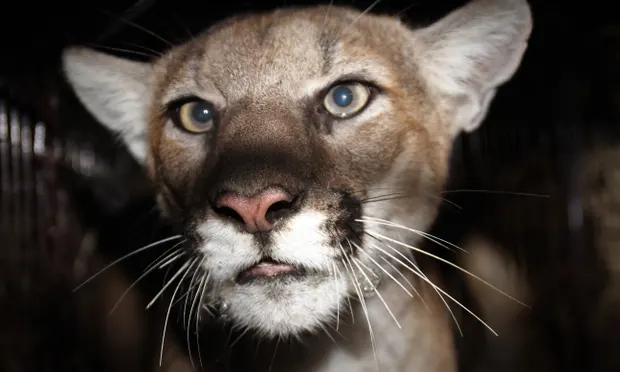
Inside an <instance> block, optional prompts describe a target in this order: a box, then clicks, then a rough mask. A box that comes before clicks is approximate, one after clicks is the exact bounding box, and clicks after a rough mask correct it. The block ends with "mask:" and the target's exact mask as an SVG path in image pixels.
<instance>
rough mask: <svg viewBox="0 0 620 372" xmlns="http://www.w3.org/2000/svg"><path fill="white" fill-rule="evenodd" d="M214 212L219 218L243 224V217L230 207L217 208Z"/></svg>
mask: <svg viewBox="0 0 620 372" xmlns="http://www.w3.org/2000/svg"><path fill="white" fill-rule="evenodd" d="M216 212H217V214H219V215H220V216H223V217H228V218H231V219H233V220H235V221H237V222H240V223H245V221H244V220H243V217H241V215H240V214H239V213H238V212H237V211H235V210H234V209H232V208H230V207H218V208H216Z"/></svg>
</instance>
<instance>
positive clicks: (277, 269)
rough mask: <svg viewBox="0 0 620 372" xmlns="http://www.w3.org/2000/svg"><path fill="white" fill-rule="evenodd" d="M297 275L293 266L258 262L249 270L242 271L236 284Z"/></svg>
mask: <svg viewBox="0 0 620 372" xmlns="http://www.w3.org/2000/svg"><path fill="white" fill-rule="evenodd" d="M296 273H297V268H296V267H295V266H294V265H288V264H282V263H278V262H273V261H263V262H260V263H258V264H256V265H254V266H252V267H250V268H249V269H247V270H245V271H243V272H242V273H241V274H239V276H238V277H237V282H238V283H245V282H248V281H250V280H252V279H258V278H275V277H281V276H286V275H293V274H296Z"/></svg>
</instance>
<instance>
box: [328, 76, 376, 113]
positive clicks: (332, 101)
mask: <svg viewBox="0 0 620 372" xmlns="http://www.w3.org/2000/svg"><path fill="white" fill-rule="evenodd" d="M369 98H370V89H369V88H368V87H367V86H366V85H364V84H361V83H347V84H339V85H335V86H334V87H332V88H331V89H330V90H329V92H327V95H326V96H325V99H324V100H323V105H324V106H325V109H326V110H327V111H328V112H329V113H330V114H332V115H334V116H336V117H339V118H348V117H350V116H353V115H355V114H357V113H358V112H360V111H361V110H362V109H363V108H365V107H366V103H368V100H369Z"/></svg>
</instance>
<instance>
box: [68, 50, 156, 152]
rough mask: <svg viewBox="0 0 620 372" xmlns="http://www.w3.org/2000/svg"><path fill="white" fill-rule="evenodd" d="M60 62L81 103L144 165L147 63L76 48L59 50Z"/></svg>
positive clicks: (148, 96) (148, 84) (148, 83)
mask: <svg viewBox="0 0 620 372" xmlns="http://www.w3.org/2000/svg"><path fill="white" fill-rule="evenodd" d="M62 64H63V69H64V73H65V75H66V77H67V80H68V81H69V84H70V85H71V86H72V88H73V90H74V91H75V93H76V95H77V97H78V99H79V100H80V101H81V102H82V104H83V105H84V106H85V107H86V108H87V109H88V110H89V112H90V113H91V114H92V115H93V116H94V117H95V119H97V120H98V121H99V122H101V123H102V124H103V125H105V126H106V127H107V128H108V129H110V130H111V131H113V132H115V133H116V134H118V135H119V136H120V137H121V139H122V140H123V142H124V143H125V145H127V147H128V148H129V151H130V152H131V153H132V155H133V156H134V157H135V158H136V160H137V161H138V162H139V163H141V164H144V162H145V161H146V154H147V144H148V140H147V124H148V105H149V103H150V101H151V94H152V93H151V79H152V73H151V72H152V68H151V65H150V64H147V63H142V62H135V61H130V60H127V59H123V58H119V57H115V56H111V55H108V54H105V53H101V52H97V51H94V50H91V49H87V48H77V47H76V48H68V49H66V50H65V51H64V52H63V55H62Z"/></svg>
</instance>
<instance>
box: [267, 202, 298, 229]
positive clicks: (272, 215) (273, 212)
mask: <svg viewBox="0 0 620 372" xmlns="http://www.w3.org/2000/svg"><path fill="white" fill-rule="evenodd" d="M292 206H293V203H292V202H291V201H288V200H281V201H279V202H276V203H274V204H272V205H271V206H270V207H269V208H268V209H267V212H266V213H265V219H266V220H267V222H269V223H270V224H274V223H275V222H276V221H278V220H279V219H281V218H283V217H284V216H285V215H287V214H288V213H290V211H291V207H292Z"/></svg>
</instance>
